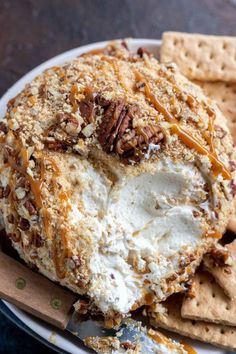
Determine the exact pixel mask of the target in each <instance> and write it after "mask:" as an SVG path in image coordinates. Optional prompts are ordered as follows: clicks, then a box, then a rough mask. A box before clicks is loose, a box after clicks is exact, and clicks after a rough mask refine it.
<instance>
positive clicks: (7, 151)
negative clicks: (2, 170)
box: [3, 145, 14, 163]
mask: <svg viewBox="0 0 236 354" xmlns="http://www.w3.org/2000/svg"><path fill="white" fill-rule="evenodd" d="M13 156H14V149H13V148H12V147H11V146H9V145H5V146H4V148H3V162H4V163H8V160H9V157H13Z"/></svg>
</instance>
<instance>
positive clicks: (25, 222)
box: [18, 218, 30, 231]
mask: <svg viewBox="0 0 236 354" xmlns="http://www.w3.org/2000/svg"><path fill="white" fill-rule="evenodd" d="M18 226H19V229H21V230H22V231H27V230H29V228H30V223H29V221H28V220H27V219H24V218H20V220H19V225H18Z"/></svg>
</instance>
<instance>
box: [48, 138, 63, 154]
mask: <svg viewBox="0 0 236 354" xmlns="http://www.w3.org/2000/svg"><path fill="white" fill-rule="evenodd" d="M46 143H47V147H48V148H49V149H50V150H54V151H61V150H62V151H66V150H67V148H68V144H67V143H66V141H57V140H53V141H49V142H46Z"/></svg>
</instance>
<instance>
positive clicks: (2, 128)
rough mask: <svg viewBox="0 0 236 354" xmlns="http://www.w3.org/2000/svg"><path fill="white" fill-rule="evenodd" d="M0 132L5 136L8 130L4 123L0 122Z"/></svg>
mask: <svg viewBox="0 0 236 354" xmlns="http://www.w3.org/2000/svg"><path fill="white" fill-rule="evenodd" d="M0 132H3V133H4V134H7V132H8V128H7V126H6V124H5V123H4V122H0Z"/></svg>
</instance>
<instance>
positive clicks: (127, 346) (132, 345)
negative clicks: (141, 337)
mask: <svg viewBox="0 0 236 354" xmlns="http://www.w3.org/2000/svg"><path fill="white" fill-rule="evenodd" d="M121 346H122V347H123V348H124V349H132V350H135V348H136V344H135V343H132V342H122V343H121Z"/></svg>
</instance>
